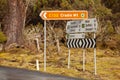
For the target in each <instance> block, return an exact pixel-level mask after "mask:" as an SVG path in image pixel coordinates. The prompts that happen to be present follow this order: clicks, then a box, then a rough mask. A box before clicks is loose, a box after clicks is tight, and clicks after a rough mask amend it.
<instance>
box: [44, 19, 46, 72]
mask: <svg viewBox="0 0 120 80" xmlns="http://www.w3.org/2000/svg"><path fill="white" fill-rule="evenodd" d="M44 71H46V20H44Z"/></svg>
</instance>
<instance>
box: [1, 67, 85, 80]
mask: <svg viewBox="0 0 120 80" xmlns="http://www.w3.org/2000/svg"><path fill="white" fill-rule="evenodd" d="M0 80H83V79H78V78H72V77H66V76H61V75H54V74H49V73H44V72H38V71H31V70H26V69H18V68H9V67H3V66H0Z"/></svg>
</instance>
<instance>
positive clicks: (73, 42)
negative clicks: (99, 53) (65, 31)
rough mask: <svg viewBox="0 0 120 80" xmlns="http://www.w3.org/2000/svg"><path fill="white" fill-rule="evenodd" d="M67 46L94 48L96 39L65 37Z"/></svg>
mask: <svg viewBox="0 0 120 80" xmlns="http://www.w3.org/2000/svg"><path fill="white" fill-rule="evenodd" d="M67 47H68V48H95V47H96V39H90V38H89V39H88V38H83V39H67Z"/></svg>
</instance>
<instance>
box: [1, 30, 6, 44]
mask: <svg viewBox="0 0 120 80" xmlns="http://www.w3.org/2000/svg"><path fill="white" fill-rule="evenodd" d="M6 40H7V37H6V36H5V35H4V34H3V32H1V31H0V43H3V42H5V41H6Z"/></svg>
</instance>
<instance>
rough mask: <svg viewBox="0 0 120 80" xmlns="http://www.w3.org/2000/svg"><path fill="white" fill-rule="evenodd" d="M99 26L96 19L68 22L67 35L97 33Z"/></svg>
mask: <svg viewBox="0 0 120 80" xmlns="http://www.w3.org/2000/svg"><path fill="white" fill-rule="evenodd" d="M97 26H98V24H97V20H96V18H91V19H87V20H80V21H68V22H67V26H66V33H77V32H96V31H97Z"/></svg>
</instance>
